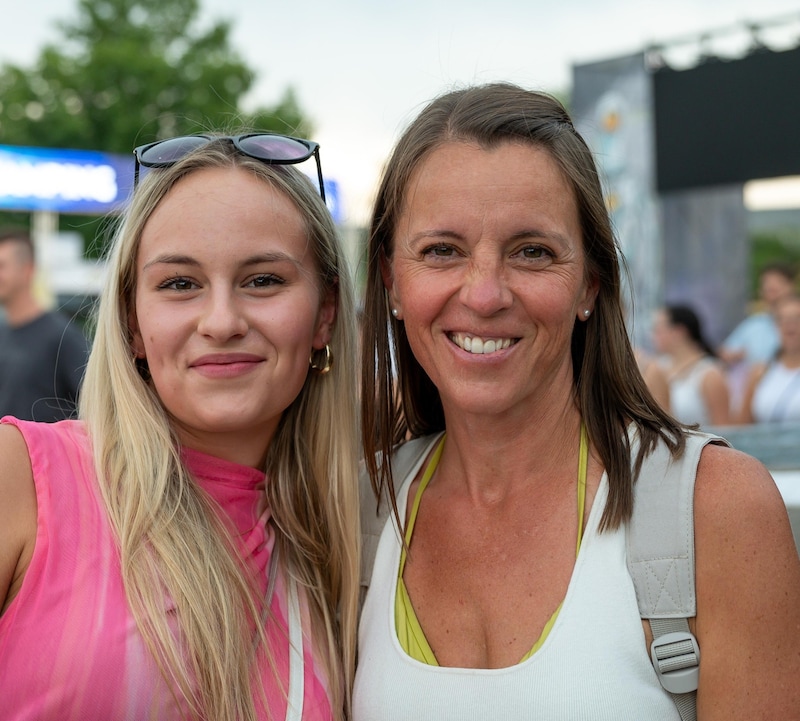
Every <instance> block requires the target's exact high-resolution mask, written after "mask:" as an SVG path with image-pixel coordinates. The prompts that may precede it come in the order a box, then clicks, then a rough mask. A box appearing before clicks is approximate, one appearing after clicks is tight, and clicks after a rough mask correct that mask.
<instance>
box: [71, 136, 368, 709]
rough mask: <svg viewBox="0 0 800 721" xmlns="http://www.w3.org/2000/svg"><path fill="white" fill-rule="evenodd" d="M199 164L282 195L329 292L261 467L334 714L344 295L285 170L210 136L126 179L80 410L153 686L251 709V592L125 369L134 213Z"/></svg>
mask: <svg viewBox="0 0 800 721" xmlns="http://www.w3.org/2000/svg"><path fill="white" fill-rule="evenodd" d="M211 167H239V168H242V169H244V170H246V171H247V172H250V173H252V174H253V175H254V176H255V177H257V178H259V179H261V180H262V181H263V182H264V183H266V184H268V185H270V186H271V187H274V188H276V189H278V190H279V191H280V192H282V193H284V194H285V195H286V196H287V197H288V198H289V199H290V200H291V201H292V202H293V203H294V204H295V206H296V207H297V209H298V210H299V211H300V213H301V215H302V216H303V218H304V219H305V222H306V226H307V231H308V239H309V245H310V247H311V249H312V251H313V253H314V256H315V260H316V267H317V269H318V275H319V284H320V290H321V291H322V292H323V293H324V292H325V291H327V290H329V289H335V290H336V293H337V296H338V310H337V316H336V322H335V325H334V328H333V335H332V339H331V343H330V346H331V348H332V351H333V353H334V354H335V362H334V363H333V366H332V369H331V372H330V373H328V374H326V375H324V376H321V375H319V374H317V373H315V372H313V371H312V372H310V373H309V375H308V378H307V379H306V382H305V384H304V386H303V389H302V391H301V392H300V395H299V396H298V397H297V399H295V401H294V402H293V403H292V405H291V406H290V407H289V408H288V409H287V410H286V411H285V412H284V414H283V417H282V419H281V422H280V424H279V428H278V430H277V432H276V434H275V436H274V437H273V440H272V443H271V445H270V449H269V451H268V455H267V463H266V468H265V470H266V472H267V475H268V478H269V482H268V483H267V486H266V489H267V496H268V501H269V503H270V506H271V509H272V515H273V521H274V523H275V527H276V543H277V544H278V545H279V547H280V551H281V553H280V559H281V568H282V570H283V572H284V573H285V574H287V575H288V574H291V575H292V576H293V577H294V578H295V579H296V581H297V582H298V583H299V584H300V585H301V586H302V587H303V588H304V589H305V591H306V594H307V598H308V603H309V608H310V613H311V619H312V637H313V640H314V645H315V649H316V650H317V653H318V654H319V656H320V658H321V659H322V661H323V664H324V666H325V670H326V671H327V673H328V681H329V686H330V692H331V704H332V707H333V711H334V715H335V716H336V717H337V718H343V717H344V716H345V714H346V713H347V709H348V708H349V696H350V688H351V685H352V678H353V673H354V667H355V636H356V624H357V598H358V567H359V548H358V544H359V541H358V532H357V529H358V500H357V483H356V477H357V466H356V459H357V441H356V427H357V426H356V422H357V421H356V411H355V408H354V399H355V398H356V391H355V375H356V374H355V358H356V344H355V318H354V303H353V294H352V287H351V282H350V277H349V273H348V269H347V267H346V261H345V259H344V255H343V253H342V251H341V248H340V247H339V243H338V240H337V234H336V229H335V226H334V225H333V221H332V220H331V218H330V215H329V214H328V212H327V209H326V208H325V205H324V203H323V202H322V201H321V199H320V198H319V196H318V195H317V193H316V191H315V190H314V188H313V186H312V185H311V183H310V182H309V181H308V180H307V179H306V178H305V177H304V176H303V175H302V174H301V173H300V172H299V171H297V170H295V169H293V168H287V167H281V166H268V165H266V164H264V163H262V162H259V161H257V160H253V159H250V158H247V157H245V156H242V155H241V154H239V153H238V152H237V151H235V149H234V148H233V146H232V145H231V144H230V143H229V142H227V141H223V140H220V141H215V142H213V143H209V144H208V145H206V146H204V147H203V148H201V149H199V150H198V151H195V152H193V153H192V154H191V155H190V156H187V157H186V158H184V159H183V160H181V161H180V162H179V163H177V164H176V165H174V166H173V167H171V168H168V169H162V170H159V171H157V172H151V173H150V174H149V175H148V177H146V178H145V179H144V180H143V181H142V183H141V185H140V187H139V189H138V190H137V192H136V194H135V197H134V198H133V200H132V204H131V206H130V208H129V210H128V212H127V214H126V217H125V219H124V221H123V222H122V224H121V225H120V227H119V229H118V232H117V235H116V238H115V242H114V244H113V247H112V251H111V254H110V258H109V272H108V279H107V283H106V286H105V288H104V291H103V294H102V297H101V300H100V303H99V308H98V312H97V327H96V336H95V342H94V346H93V349H92V353H91V356H90V358H89V363H88V367H87V370H86V375H85V379H84V383H83V389H82V393H81V398H80V411H79V412H80V417H81V418H82V419H83V420H84V421H85V423H86V427H87V430H88V432H89V435H90V437H91V440H92V446H93V452H94V462H95V467H96V470H97V475H98V479H99V482H100V488H101V490H102V495H103V500H104V502H105V506H106V509H107V512H108V515H109V518H110V520H111V524H112V526H113V528H114V530H115V532H116V535H117V537H118V541H119V551H120V559H121V567H122V577H123V580H124V583H125V589H126V594H127V597H128V601H129V603H130V606H131V609H132V612H133V614H134V617H135V619H136V623H137V624H138V627H139V630H140V631H141V633H142V635H143V636H144V639H145V641H146V643H147V645H148V647H149V648H150V650H151V652H152V654H153V656H154V658H155V659H156V662H157V663H158V666H159V668H160V669H161V672H162V674H163V675H164V677H165V679H166V681H167V683H168V684H169V685H170V687H171V688H172V689H173V693H175V694H176V695H179V696H183V697H185V698H186V700H187V703H188V704H189V707H190V709H191V714H192V716H193V717H198V718H207V719H214V721H233V720H234V719H237V720H239V719H254V718H256V700H255V699H254V695H253V694H254V691H253V688H254V686H253V683H254V678H255V673H254V663H253V662H254V659H255V657H256V653H259V654H261V653H263V654H265V655H266V657H267V658H268V659H269V660H270V665H271V667H273V668H274V666H272V655H271V653H270V650H269V649H268V648H265V647H264V644H263V640H264V638H265V636H264V632H263V628H261V626H262V625H263V624H260V623H258V622H259V620H260V619H261V618H262V617H263V615H264V609H263V605H264V604H263V599H261V598H259V597H258V596H257V594H256V592H255V590H254V584H253V582H252V579H251V578H250V577H249V574H248V572H247V571H246V570H245V569H244V568H243V567H242V564H241V562H240V560H239V559H238V557H237V554H236V552H235V550H233V545H232V542H231V538H230V537H229V534H228V532H227V531H226V530H225V528H224V527H223V525H222V523H221V522H220V520H219V518H218V516H217V514H216V513H215V512H214V509H213V507H212V503H211V502H210V501H209V500H208V499H207V498H206V497H205V496H204V494H203V493H202V492H201V491H200V490H199V488H198V487H197V485H196V484H195V482H194V481H193V479H192V478H191V476H190V474H189V473H188V471H187V470H186V468H185V467H184V465H183V463H182V462H181V457H180V450H179V447H178V443H177V440H176V437H175V434H174V432H173V429H172V427H171V425H170V422H169V419H168V416H167V414H166V412H165V410H164V408H163V406H162V404H161V403H160V401H159V399H158V397H157V395H156V394H155V392H154V391H153V389H152V388H151V386H150V385H148V383H146V382H145V381H144V380H143V379H142V378H141V376H140V375H139V373H138V372H137V368H136V366H135V363H134V357H133V351H132V347H131V331H130V327H129V323H128V319H129V315H130V313H131V310H132V308H133V304H134V293H135V287H136V256H137V252H138V248H139V243H140V238H141V234H142V230H143V228H144V226H145V223H146V222H147V220H148V218H149V217H150V215H151V214H152V213H153V211H154V210H155V208H156V207H157V206H158V204H159V203H160V202H161V200H162V199H163V198H164V196H165V195H166V194H167V193H168V192H169V190H170V189H171V188H172V187H173V186H174V185H175V184H176V183H178V182H179V181H180V180H181V179H182V178H184V177H186V176H187V175H188V174H190V173H192V172H195V171H197V170H199V169H202V168H211ZM165 597H169V598H171V599H172V600H173V601H174V603H175V608H176V616H177V619H178V625H179V633H178V634H177V638H176V634H174V631H170V627H169V626H168V624H167V614H166V613H165V612H164V599H165ZM254 624H255V625H256V627H257V628H259V629H260V631H259V633H260V641H261V643H260V644H258V645H259V646H260V647H261V648H260V649H259V650H258V651H256V650H255V649H254V643H253V636H252V634H253V631H252V629H253V626H254ZM287 643H288V641H287ZM262 649H263V650H262ZM256 695H258V692H257V691H256ZM262 700H263V694H262Z"/></svg>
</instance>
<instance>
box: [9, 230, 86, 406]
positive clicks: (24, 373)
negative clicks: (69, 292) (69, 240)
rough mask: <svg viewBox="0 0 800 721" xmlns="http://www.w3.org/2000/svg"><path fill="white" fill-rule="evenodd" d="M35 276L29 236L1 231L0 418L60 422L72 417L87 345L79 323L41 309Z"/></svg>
mask: <svg viewBox="0 0 800 721" xmlns="http://www.w3.org/2000/svg"><path fill="white" fill-rule="evenodd" d="M35 273H36V266H35V257H34V247H33V242H32V240H31V237H30V234H29V233H28V232H27V231H25V230H18V229H7V230H2V231H0V306H2V307H3V309H4V311H5V324H2V323H0V416H4V415H13V416H16V417H17V418H20V419H24V420H37V421H58V420H62V419H64V418H69V417H70V416H72V415H73V414H74V413H75V408H76V403H77V400H78V390H79V388H80V384H81V378H82V377H83V371H84V368H85V366H86V359H87V356H88V352H89V342H88V339H87V338H86V336H85V335H84V333H83V330H82V329H81V328H80V326H79V325H78V324H77V323H75V322H74V321H71V320H70V319H69V318H67V317H66V316H64V315H62V314H61V313H59V312H57V311H46V310H45V309H44V307H43V306H42V304H41V303H40V302H39V300H38V299H37V298H36V294H35V292H34V276H35Z"/></svg>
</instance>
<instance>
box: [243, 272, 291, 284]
mask: <svg viewBox="0 0 800 721" xmlns="http://www.w3.org/2000/svg"><path fill="white" fill-rule="evenodd" d="M283 283H284V281H283V278H279V277H278V276H277V275H272V274H271V273H267V274H264V275H257V276H255V277H254V278H251V279H250V281H249V282H248V285H252V286H253V287H254V288H269V287H270V286H273V285H283Z"/></svg>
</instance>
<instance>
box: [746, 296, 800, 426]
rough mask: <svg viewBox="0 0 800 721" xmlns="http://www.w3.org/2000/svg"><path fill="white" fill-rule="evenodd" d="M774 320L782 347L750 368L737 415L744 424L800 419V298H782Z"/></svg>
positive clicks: (799, 420)
mask: <svg viewBox="0 0 800 721" xmlns="http://www.w3.org/2000/svg"><path fill="white" fill-rule="evenodd" d="M775 322H776V324H777V326H778V334H779V338H780V346H779V348H778V352H777V353H776V354H775V357H774V358H773V359H772V360H770V361H768V362H766V363H760V364H758V365H755V366H753V368H752V369H751V371H750V374H749V376H748V379H747V384H746V386H745V390H744V397H743V401H742V408H741V412H740V414H739V418H738V420H739V421H740V422H742V423H781V422H786V421H792V422H800V297H798V296H796V295H793V296H788V297H786V298H783V299H782V300H781V301H779V302H778V304H777V307H776V309H775Z"/></svg>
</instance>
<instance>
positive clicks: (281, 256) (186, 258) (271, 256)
mask: <svg viewBox="0 0 800 721" xmlns="http://www.w3.org/2000/svg"><path fill="white" fill-rule="evenodd" d="M281 262H288V263H293V264H294V265H300V261H299V260H297V259H296V258H293V257H292V256H291V255H288V254H287V253H259V254H258V255H251V256H250V257H249V258H246V259H245V260H244V261H243V262H242V263H241V265H242V266H243V267H247V266H250V265H259V264H261V263H281ZM153 265H189V266H194V267H199V266H200V265H201V263H200V261H199V260H197V259H196V258H193V257H192V256H190V255H180V254H179V253H163V254H162V255H157V256H156V257H155V258H153V259H152V260H149V261H148V262H147V263H145V264H144V266H143V267H142V270H147V269H148V268H149V267H150V266H153Z"/></svg>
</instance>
